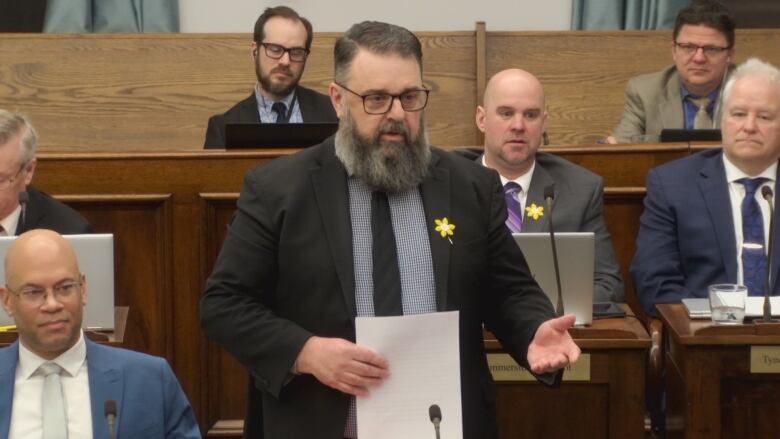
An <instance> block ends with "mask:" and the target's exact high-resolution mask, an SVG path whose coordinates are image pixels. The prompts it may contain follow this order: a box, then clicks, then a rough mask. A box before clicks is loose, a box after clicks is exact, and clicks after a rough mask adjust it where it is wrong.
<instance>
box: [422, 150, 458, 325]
mask: <svg viewBox="0 0 780 439" xmlns="http://www.w3.org/2000/svg"><path fill="white" fill-rule="evenodd" d="M438 161H439V157H438V156H437V155H436V154H435V153H434V154H433V155H432V156H431V166H430V172H429V174H428V176H427V177H426V178H425V179H424V180H423V182H422V183H421V184H420V190H421V192H422V199H423V205H424V207H425V219H426V221H427V222H426V224H425V227H426V228H427V229H428V233H429V234H428V236H429V238H430V241H431V257H432V258H433V272H434V278H435V282H436V309H437V310H438V311H446V310H447V281H448V279H449V267H450V247H451V246H453V245H458V242H457V241H456V240H457V236H458V234H457V233H455V235H454V236H452V237H451V238H450V239H452V242H453V243H452V244H451V243H450V240H448V239H447V238H442V236H441V234H440V233H439V232H437V231H436V225H435V224H436V220H437V219H439V220H440V219H442V218H447V219H448V220H449V221H450V222H452V223H454V224H457V223H458V219H457V218H452V217H451V210H450V171H449V169H446V168H444V167H440V166H438ZM456 232H457V230H456Z"/></svg>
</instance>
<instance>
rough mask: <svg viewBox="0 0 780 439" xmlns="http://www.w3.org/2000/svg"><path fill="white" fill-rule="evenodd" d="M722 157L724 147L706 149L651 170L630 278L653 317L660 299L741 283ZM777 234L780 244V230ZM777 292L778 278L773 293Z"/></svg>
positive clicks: (774, 257) (774, 272)
mask: <svg viewBox="0 0 780 439" xmlns="http://www.w3.org/2000/svg"><path fill="white" fill-rule="evenodd" d="M722 155H723V153H722V150H721V149H712V150H706V151H702V152H700V153H697V154H694V155H692V156H690V157H686V158H683V159H680V160H676V161H673V162H671V163H667V164H665V165H663V166H659V167H658V168H655V169H652V170H650V172H649V173H648V174H647V196H646V197H645V210H644V212H643V213H642V217H641V219H640V226H639V236H638V237H637V241H636V254H635V255H634V260H633V261H632V263H631V276H632V277H633V279H634V288H635V289H636V293H637V296H638V298H639V302H640V303H641V304H642V308H644V310H645V312H647V313H649V314H650V315H655V314H656V313H655V310H654V308H653V307H654V305H655V304H657V303H679V302H680V301H681V300H682V299H683V298H686V297H707V286H709V285H712V284H716V283H736V281H737V257H736V255H737V248H736V237H735V235H734V220H733V217H732V213H731V201H730V199H729V189H728V183H727V182H726V170H725V168H724V167H723V157H722ZM779 177H780V176H779ZM775 192H776V191H775ZM775 217H777V208H775ZM773 232H774V233H773V236H772V239H773V242H774V243H777V242H778V238H780V228H778V227H775V228H774V231H773ZM773 245H774V247H775V248H774V251H773V252H772V269H771V276H772V279H777V276H778V266H779V265H780V257H778V250H780V247H778V246H777V245H776V244H773ZM777 291H778V282H774V293H773V294H777Z"/></svg>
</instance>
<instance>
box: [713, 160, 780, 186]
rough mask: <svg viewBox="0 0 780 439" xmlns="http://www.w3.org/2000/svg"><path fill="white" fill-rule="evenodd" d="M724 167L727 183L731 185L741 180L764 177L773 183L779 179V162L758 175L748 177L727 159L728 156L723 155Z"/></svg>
mask: <svg viewBox="0 0 780 439" xmlns="http://www.w3.org/2000/svg"><path fill="white" fill-rule="evenodd" d="M723 166H724V167H725V168H726V181H727V182H729V183H734V182H735V181H737V180H739V179H740V178H756V177H764V178H766V179H767V180H768V181H771V182H774V181H775V178H777V162H774V163H772V164H771V165H769V167H768V168H766V169H764V171H763V172H761V173H760V174H758V175H747V174H746V173H745V172H743V171H742V170H741V169H739V168H738V167H737V165H735V164H734V163H731V161H730V160H729V159H728V157H726V154H723Z"/></svg>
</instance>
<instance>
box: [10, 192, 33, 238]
mask: <svg viewBox="0 0 780 439" xmlns="http://www.w3.org/2000/svg"><path fill="white" fill-rule="evenodd" d="M28 201H30V194H28V193H27V191H21V192H19V205H20V206H22V213H21V215H19V227H17V228H16V229H17V230H24V223H25V222H26V221H27V202H28ZM7 232H8V233H9V234H10V233H11V230H8V231H7Z"/></svg>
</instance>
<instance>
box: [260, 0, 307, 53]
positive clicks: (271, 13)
mask: <svg viewBox="0 0 780 439" xmlns="http://www.w3.org/2000/svg"><path fill="white" fill-rule="evenodd" d="M274 17H282V18H286V19H288V20H292V21H300V22H301V23H303V27H305V28H306V47H305V48H306V50H309V49H311V40H312V38H314V34H313V33H312V29H311V22H309V20H307V19H305V18H303V17H301V16H300V15H298V13H297V12H295V10H294V9H292V8H288V7H287V6H276V7H273V8H266V9H265V11H263V13H262V14H260V17H258V18H257V21H256V22H255V43H262V42H263V39H264V38H265V23H266V22H267V21H268V20H270V19H272V18H274Z"/></svg>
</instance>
